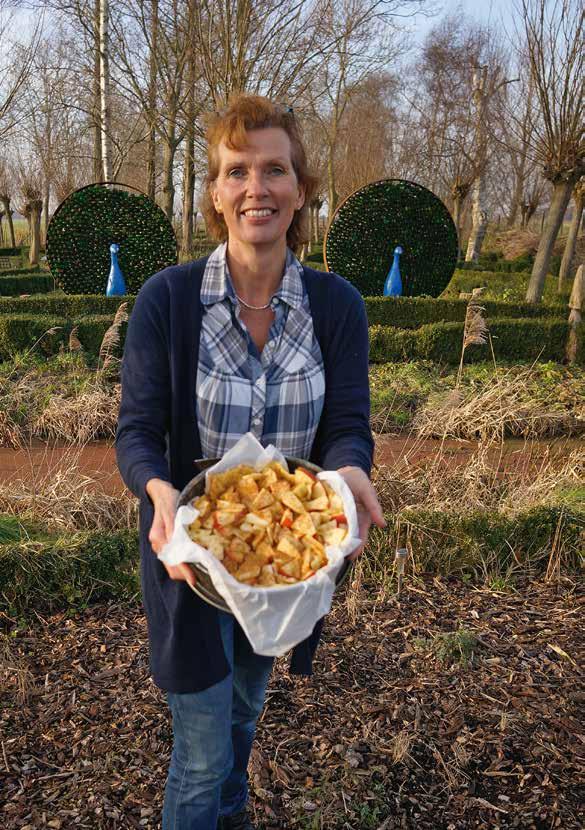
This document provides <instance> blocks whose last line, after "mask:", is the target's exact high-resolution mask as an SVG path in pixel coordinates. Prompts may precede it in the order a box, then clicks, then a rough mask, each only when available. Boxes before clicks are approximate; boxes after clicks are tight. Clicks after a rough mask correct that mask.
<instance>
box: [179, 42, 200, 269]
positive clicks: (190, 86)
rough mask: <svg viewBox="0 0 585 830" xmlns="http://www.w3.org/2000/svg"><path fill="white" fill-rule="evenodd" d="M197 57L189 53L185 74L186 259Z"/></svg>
mask: <svg viewBox="0 0 585 830" xmlns="http://www.w3.org/2000/svg"><path fill="white" fill-rule="evenodd" d="M196 60H197V56H196V54H195V50H194V49H193V50H191V51H190V53H189V63H188V73H187V113H186V116H187V123H186V125H185V161H184V166H183V234H182V238H181V253H182V254H183V256H185V257H187V256H189V254H190V253H191V250H192V248H193V204H194V201H195V194H194V190H195V84H196V80H197V72H196V69H197V67H196Z"/></svg>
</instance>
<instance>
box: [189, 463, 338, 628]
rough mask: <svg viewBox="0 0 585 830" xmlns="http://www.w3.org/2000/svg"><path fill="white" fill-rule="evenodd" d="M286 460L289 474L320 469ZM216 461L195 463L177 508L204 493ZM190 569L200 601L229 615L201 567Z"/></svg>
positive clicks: (205, 571)
mask: <svg viewBox="0 0 585 830" xmlns="http://www.w3.org/2000/svg"><path fill="white" fill-rule="evenodd" d="M286 460H287V462H288V466H289V469H290V471H291V472H294V471H295V469H296V468H297V467H305V468H306V469H307V470H311V472H313V473H320V472H321V467H317V465H316V464H311V462H310V461H304V460H303V459H301V458H287V459H286ZM218 461H219V458H201V459H198V460H197V461H195V467H196V468H197V469H198V470H199V472H198V474H197V475H196V476H195V478H192V479H191V481H190V482H189V484H187V485H186V487H184V488H183V490H182V491H181V494H180V495H179V507H181V506H182V505H184V504H189V503H190V502H191V501H192V500H193V499H194V498H196V497H197V496H202V495H203V493H204V492H205V471H206V470H207V469H208V467H211V466H212V465H213V464H217V462H218ZM351 564H352V563H351V562H350V561H349V559H346V560H345V562H344V563H343V565H342V566H341V570H340V571H339V573H338V575H337V579H336V580H335V586H336V588H339V586H340V585H341V584H342V583H343V582H344V581H345V579H346V578H347V575H348V574H349V571H350V568H351ZM191 567H192V568H193V570H194V571H195V574H196V576H197V582H196V583H195V586H194V588H193V590H194V591H195V593H196V594H197V595H198V596H200V597H201V599H203V600H205V602H208V603H209V604H210V605H214V606H215V607H216V608H219V610H220V611H227V613H228V614H231V611H230V609H229V606H228V604H227V602H226V601H225V600H224V598H223V597H222V596H220V595H219V594H218V592H217V591H216V590H215V586H214V584H213V582H212V581H211V578H210V576H209V574H208V573H207V570H206V569H205V568H204V567H203V565H200V564H199V563H191Z"/></svg>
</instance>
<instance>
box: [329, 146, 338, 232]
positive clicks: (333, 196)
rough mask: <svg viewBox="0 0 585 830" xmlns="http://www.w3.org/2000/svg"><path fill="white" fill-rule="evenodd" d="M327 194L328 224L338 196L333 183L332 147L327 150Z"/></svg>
mask: <svg viewBox="0 0 585 830" xmlns="http://www.w3.org/2000/svg"><path fill="white" fill-rule="evenodd" d="M327 192H328V202H329V224H331V220H332V219H333V214H334V213H335V208H336V207H337V202H338V201H339V196H338V194H337V187H336V183H335V164H334V160H333V145H331V144H330V145H329V147H328V149H327Z"/></svg>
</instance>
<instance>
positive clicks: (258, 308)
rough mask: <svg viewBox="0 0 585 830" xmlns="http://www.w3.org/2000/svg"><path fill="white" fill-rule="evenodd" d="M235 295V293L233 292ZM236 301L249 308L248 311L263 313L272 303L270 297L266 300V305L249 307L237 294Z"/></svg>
mask: <svg viewBox="0 0 585 830" xmlns="http://www.w3.org/2000/svg"><path fill="white" fill-rule="evenodd" d="M234 294H235V291H234ZM236 299H237V300H238V301H239V302H240V303H241V304H242V305H243V306H244V307H245V308H249V309H250V311H264V310H265V309H267V308H270V303H271V302H272V297H271V298H270V299H269V300H268V302H267V303H266V305H250V303H247V302H246V301H245V300H242V298H241V297H240V295H239V294H236Z"/></svg>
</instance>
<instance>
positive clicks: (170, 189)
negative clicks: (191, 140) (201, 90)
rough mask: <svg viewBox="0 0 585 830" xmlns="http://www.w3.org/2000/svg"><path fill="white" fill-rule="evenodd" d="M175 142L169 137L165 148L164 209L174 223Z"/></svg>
mask: <svg viewBox="0 0 585 830" xmlns="http://www.w3.org/2000/svg"><path fill="white" fill-rule="evenodd" d="M175 152H176V147H175V142H174V130H173V136H172V137H171V136H168V137H167V139H166V141H165V143H164V146H163V188H162V191H163V204H162V209H163V210H164V212H165V215H166V217H167V219H168V220H169V222H172V221H173V208H174V202H175V184H174V182H173V164H174V161H175Z"/></svg>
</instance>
